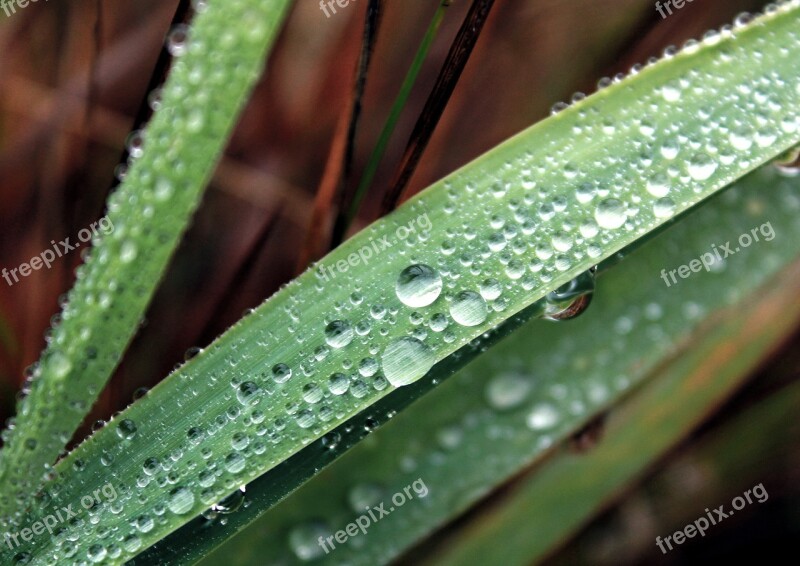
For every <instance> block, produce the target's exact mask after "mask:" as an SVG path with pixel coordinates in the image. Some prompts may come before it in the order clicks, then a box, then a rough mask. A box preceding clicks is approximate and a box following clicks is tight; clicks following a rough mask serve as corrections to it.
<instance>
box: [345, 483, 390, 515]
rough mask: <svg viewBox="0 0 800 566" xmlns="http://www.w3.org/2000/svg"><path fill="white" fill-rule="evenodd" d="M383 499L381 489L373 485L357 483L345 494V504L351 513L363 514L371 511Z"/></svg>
mask: <svg viewBox="0 0 800 566" xmlns="http://www.w3.org/2000/svg"><path fill="white" fill-rule="evenodd" d="M382 499H383V488H381V486H379V485H377V484H374V483H359V484H356V485H354V486H353V488H352V489H351V490H350V491H349V492H348V493H347V502H348V503H349V504H350V509H351V510H352V511H353V513H359V514H360V513H363V512H364V509H371V508H372V507H374V506H375V505H378V504H379V503H380V502H381V500H382Z"/></svg>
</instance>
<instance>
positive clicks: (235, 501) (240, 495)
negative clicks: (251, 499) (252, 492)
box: [212, 487, 245, 515]
mask: <svg viewBox="0 0 800 566" xmlns="http://www.w3.org/2000/svg"><path fill="white" fill-rule="evenodd" d="M244 492H245V490H244V487H240V488H239V489H237V490H236V491H234V492H233V493H231V494H230V495H229V496H228V497H225V498H224V499H221V500H220V501H219V502H217V503H215V504H214V505H213V506H212V509H213V510H214V511H216V512H217V513H221V514H223V515H229V514H231V513H235V512H236V511H238V510H239V509H241V507H242V505H243V504H244V500H245V496H244Z"/></svg>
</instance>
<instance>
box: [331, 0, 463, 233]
mask: <svg viewBox="0 0 800 566" xmlns="http://www.w3.org/2000/svg"><path fill="white" fill-rule="evenodd" d="M451 2H452V0H440V2H439V6H438V7H437V8H436V11H435V12H434V14H433V18H432V19H431V23H430V24H429V25H428V29H427V30H426V31H425V36H424V37H423V38H422V42H421V43H420V45H419V49H417V53H416V54H415V55H414V59H413V61H412V62H411V67H409V69H408V72H407V73H406V76H405V78H404V79H403V84H401V85H400V92H398V93H397V97H396V98H395V99H394V102H393V103H392V107H391V109H390V110H389V116H388V117H387V118H386V123H385V124H384V125H383V129H382V130H381V133H380V135H379V136H378V141H377V142H376V143H375V147H374V148H373V149H372V153H370V156H369V159H368V160H367V166H366V167H365V168H364V173H363V174H362V175H361V180H360V181H359V183H358V188H357V189H356V191H355V193H354V194H353V196H352V198H351V199H350V202H349V203H345V205H346V208H347V211H346V213H345V212H344V208H345V207H342V208H341V209H340V212H339V216H338V218H337V221H336V224H334V229H333V247H336V246H338V245H339V244H340V243H342V241H343V240H344V236H345V234H347V230H348V228H349V227H350V226H351V224H352V223H353V220H354V219H355V217H356V214H357V213H358V209H359V207H360V206H361V201H362V200H363V199H364V195H366V193H367V189H368V188H369V186H370V185H371V184H372V180H373V179H374V178H375V173H376V172H377V171H378V165H380V162H381V159H382V158H383V155H384V153H385V152H386V146H387V145H389V138H390V137H391V136H392V132H394V128H395V126H396V125H397V120H398V119H399V118H400V114H401V113H402V111H403V108H404V107H405V105H406V102H407V101H408V97H409V96H410V95H411V89H412V88H413V87H414V84H415V83H416V82H417V77H418V76H419V72H420V71H421V70H422V65H423V63H424V62H425V59H426V58H427V56H428V52H429V51H430V47H431V44H432V43H433V40H434V39H435V38H436V35H437V33H438V32H439V27H440V26H441V24H442V20H443V19H444V13H445V11H446V9H447V7H448V6H450V3H451Z"/></svg>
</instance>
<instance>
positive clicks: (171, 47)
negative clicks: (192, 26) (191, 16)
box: [167, 24, 189, 57]
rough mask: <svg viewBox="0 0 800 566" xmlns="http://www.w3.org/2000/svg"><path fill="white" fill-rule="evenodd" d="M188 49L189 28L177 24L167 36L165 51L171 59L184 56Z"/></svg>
mask: <svg viewBox="0 0 800 566" xmlns="http://www.w3.org/2000/svg"><path fill="white" fill-rule="evenodd" d="M188 47H189V26H187V25H186V24H178V25H176V26H175V27H173V28H172V29H171V30H170V31H169V34H168V35H167V51H169V53H170V55H172V56H173V57H180V56H181V55H184V54H185V53H186V51H187V50H188Z"/></svg>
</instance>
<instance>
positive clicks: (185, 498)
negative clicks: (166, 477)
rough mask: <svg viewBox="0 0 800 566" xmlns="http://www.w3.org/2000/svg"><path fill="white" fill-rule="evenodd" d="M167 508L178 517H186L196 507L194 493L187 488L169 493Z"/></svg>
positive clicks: (180, 488)
mask: <svg viewBox="0 0 800 566" xmlns="http://www.w3.org/2000/svg"><path fill="white" fill-rule="evenodd" d="M167 507H168V508H169V510H170V511H172V512H173V513H175V514H176V515H185V514H186V513H188V512H189V511H191V510H192V507H194V493H192V492H191V490H189V489H187V488H185V487H176V488H175V489H173V490H172V491H170V492H169V500H168V501H167Z"/></svg>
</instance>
